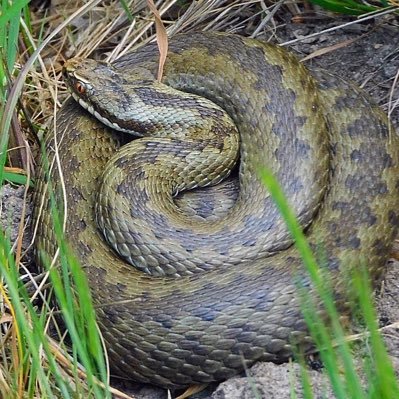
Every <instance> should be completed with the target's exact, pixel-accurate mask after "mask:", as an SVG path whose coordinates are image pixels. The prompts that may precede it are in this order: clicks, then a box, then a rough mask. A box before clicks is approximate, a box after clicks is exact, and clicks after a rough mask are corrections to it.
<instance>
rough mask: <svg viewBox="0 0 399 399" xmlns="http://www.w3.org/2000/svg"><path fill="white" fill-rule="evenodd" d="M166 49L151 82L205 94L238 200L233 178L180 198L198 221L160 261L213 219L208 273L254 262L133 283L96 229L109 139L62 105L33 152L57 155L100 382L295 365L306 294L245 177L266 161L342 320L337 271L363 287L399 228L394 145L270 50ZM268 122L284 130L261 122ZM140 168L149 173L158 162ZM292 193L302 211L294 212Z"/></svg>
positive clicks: (210, 376)
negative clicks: (364, 272)
mask: <svg viewBox="0 0 399 399" xmlns="http://www.w3.org/2000/svg"><path fill="white" fill-rule="evenodd" d="M169 47H170V49H169V55H168V60H167V63H166V67H165V75H164V81H165V82H166V83H168V84H170V85H172V86H173V87H175V88H178V89H182V90H188V91H190V92H194V93H196V94H199V95H204V96H205V97H207V98H209V99H210V100H212V101H214V102H215V103H217V104H218V105H219V106H221V107H222V108H224V109H226V111H227V113H228V114H229V115H230V116H231V117H232V119H233V120H234V122H235V123H236V124H237V126H238V130H239V131H240V134H241V155H240V157H241V162H243V161H244V162H245V165H244V166H240V168H241V169H240V179H241V180H240V190H242V191H243V192H244V193H246V194H245V195H243V194H237V190H238V186H237V183H234V179H233V181H232V180H228V182H227V183H225V184H224V185H223V183H222V186H221V187H220V186H216V187H209V188H206V189H205V190H204V191H205V193H204V194H202V193H201V192H199V193H197V192H195V193H194V194H192V195H191V196H190V194H183V195H181V197H180V198H179V199H178V200H177V201H178V203H179V204H180V205H181V206H182V207H183V208H184V209H186V212H191V213H196V214H197V216H195V219H194V221H193V222H192V224H191V225H188V226H186V230H185V232H186V233H187V234H186V235H184V234H179V232H174V231H173V226H172V227H171V228H170V230H169V231H167V232H166V233H165V235H167V236H168V242H167V244H168V245H169V246H170V251H171V252H172V253H173V248H174V245H175V246H176V248H185V249H187V248H188V245H189V243H190V237H191V236H192V235H193V234H194V233H193V231H195V228H196V227H195V225H196V223H197V222H198V221H199V220H200V219H201V220H202V221H201V223H202V224H203V223H207V222H206V219H207V218H208V220H209V219H210V220H214V219H215V218H216V220H219V219H220V218H222V219H223V218H224V221H223V223H225V224H224V226H225V229H224V231H225V232H226V234H227V237H228V239H226V241H225V242H224V244H223V245H222V244H218V242H219V241H217V239H219V238H220V237H219V236H218V234H219V233H218V232H217V231H215V229H213V228H212V223H211V225H210V227H209V228H210V233H209V234H210V237H211V239H212V240H216V241H217V243H216V244H215V245H214V246H213V247H212V251H214V253H213V255H214V257H215V259H218V257H219V256H220V257H221V259H225V258H226V256H227V257H228V256H229V255H231V256H232V258H234V256H236V255H235V254H237V253H241V251H242V252H245V253H246V251H249V249H248V248H249V247H255V248H257V250H259V247H260V248H262V250H261V251H260V252H261V255H259V254H254V255H252V256H249V258H248V260H247V261H242V260H240V261H239V262H238V263H234V261H232V262H231V263H229V262H224V261H222V262H221V263H220V264H219V265H218V266H217V267H216V266H215V267H214V265H212V267H210V270H208V271H202V270H200V271H199V272H194V273H193V274H191V273H188V274H187V275H183V276H180V277H179V276H177V275H175V274H174V273H171V275H168V273H165V274H166V276H163V277H162V276H161V277H159V276H158V277H154V276H150V275H148V274H146V273H144V272H143V271H140V270H137V269H135V268H134V267H133V266H132V265H130V264H128V263H126V262H125V261H124V260H122V259H121V258H120V257H119V256H118V255H117V254H116V253H115V252H114V251H113V250H112V249H111V248H110V247H109V246H108V245H107V243H106V242H105V240H104V239H103V237H102V234H101V233H100V232H99V229H98V226H97V223H96V217H95V212H96V210H95V202H96V198H97V196H98V192H99V190H100V186H101V179H102V171H103V170H104V168H105V167H106V165H107V163H108V161H109V160H110V159H111V158H112V157H113V155H114V153H115V152H116V151H117V150H118V148H119V146H120V142H119V137H120V134H117V133H116V132H113V131H111V130H110V129H107V128H105V126H104V125H102V124H101V123H100V122H98V121H97V120H96V119H95V118H93V117H92V116H91V115H89V114H88V113H87V112H86V111H84V110H83V109H82V108H81V107H80V106H79V105H78V104H77V103H76V102H75V101H74V100H72V99H70V100H68V101H67V102H66V103H65V104H64V105H63V107H62V109H61V111H60V112H59V113H58V116H57V129H56V139H57V140H56V142H57V143H56V142H55V141H54V135H50V136H49V138H48V141H47V153H48V156H49V159H50V161H51V160H52V159H53V158H54V148H55V145H56V144H57V146H58V154H59V158H60V164H61V165H62V172H63V178H64V180H65V193H66V199H67V202H66V208H65V209H66V212H67V217H66V231H65V234H66V238H67V240H68V243H69V245H70V247H71V249H72V250H73V251H74V252H75V254H76V255H77V257H78V259H79V261H80V263H81V265H82V266H83V268H84V271H85V273H86V275H87V278H88V280H89V283H90V287H91V290H92V292H91V293H92V297H93V302H94V305H95V307H96V312H97V320H98V324H99V327H100V329H101V332H102V335H103V337H104V341H105V344H106V346H107V350H108V356H109V361H110V365H111V369H112V373H113V374H114V375H120V376H124V377H128V378H133V379H135V380H137V381H141V382H145V383H151V384H156V385H160V386H163V387H170V388H174V387H182V386H186V385H189V384H196V383H207V382H210V381H215V380H222V379H225V378H228V377H230V376H232V375H234V374H236V373H237V372H240V371H241V370H243V363H244V362H245V363H246V364H247V365H250V364H252V363H254V362H255V361H258V360H267V361H276V362H282V361H285V360H286V359H287V358H288V357H289V356H290V355H291V354H292V348H293V347H292V344H293V343H300V344H301V345H302V347H303V349H304V351H306V350H307V349H309V348H310V347H311V340H310V338H309V336H308V332H307V328H306V324H305V322H304V320H303V316H302V315H301V310H300V302H301V301H300V299H299V295H298V284H299V285H300V286H304V287H305V288H306V290H307V292H309V293H310V294H311V295H312V294H313V288H312V284H311V282H310V278H309V276H308V274H307V273H306V271H305V270H304V267H303V265H302V261H301V258H300V256H299V254H298V251H297V250H296V248H295V246H294V245H292V242H291V240H290V237H289V234H288V233H287V232H286V231H285V227H284V222H283V221H282V220H281V218H280V217H279V216H278V213H277V212H276V209H275V208H274V207H273V203H272V200H271V199H270V198H268V199H267V197H268V196H267V192H266V190H265V189H264V188H263V187H262V185H261V182H260V180H259V179H258V178H257V173H256V170H257V167H258V165H259V164H265V163H266V165H267V167H268V168H270V169H271V170H272V172H273V173H274V174H275V176H276V177H277V178H278V180H279V181H280V183H281V185H282V188H283V190H284V191H285V193H286V195H287V197H288V199H289V201H290V204H291V206H293V209H294V210H295V212H296V214H297V215H298V217H299V219H300V221H301V223H302V225H303V226H304V227H306V228H307V230H306V235H307V238H308V240H309V243H310V245H311V246H312V248H314V249H316V248H319V249H320V248H321V249H322V254H323V259H324V263H325V264H326V267H327V269H328V270H329V271H330V272H331V276H332V281H333V284H334V290H335V292H336V297H337V305H338V306H339V308H340V309H341V310H342V312H343V314H345V312H346V302H347V301H346V296H345V290H346V288H347V287H346V284H345V281H344V278H343V277H342V273H345V271H347V270H348V268H358V267H360V266H361V265H364V264H366V265H367V267H368V270H369V272H370V275H371V276H372V277H373V279H377V278H378V277H379V276H380V275H381V272H382V271H383V269H384V264H385V262H386V260H387V257H388V254H389V250H390V247H391V244H392V242H393V239H394V236H395V233H396V230H397V227H398V223H399V222H398V213H397V208H398V207H397V204H398V197H399V192H398V187H399V184H398V176H399V142H398V136H397V134H396V132H395V131H394V130H393V129H392V127H391V126H390V124H389V122H388V120H387V118H386V116H385V115H384V114H383V113H382V112H381V111H380V110H379V109H378V107H376V106H375V105H374V104H373V103H372V102H371V101H370V99H369V98H368V97H367V95H365V94H364V93H363V92H362V91H361V90H360V89H358V88H356V87H354V86H353V85H351V84H347V83H345V82H343V81H342V80H341V79H340V78H338V77H334V76H331V75H329V74H328V73H326V72H320V71H319V72H315V74H316V75H317V78H318V81H317V82H316V80H314V79H313V77H312V76H311V75H310V74H309V73H308V71H307V70H306V68H305V67H304V66H303V65H301V64H300V63H299V62H297V61H296V59H295V58H294V57H293V56H292V55H289V54H288V53H287V52H286V51H285V50H283V49H281V48H277V47H274V46H272V45H269V44H265V43H261V42H259V41H255V40H250V39H244V38H242V37H239V36H235V35H221V34H203V33H196V34H190V35H180V36H176V37H175V38H174V39H172V40H171V41H170V46H169ZM157 60H158V55H157V49H156V47H155V45H148V46H145V47H144V48H142V49H140V50H138V51H137V52H135V53H133V54H129V55H127V56H125V57H124V58H122V59H120V60H118V61H117V62H116V63H115V64H114V67H115V68H116V69H117V70H121V71H122V70H123V71H124V72H125V73H127V74H129V73H131V72H129V71H132V70H134V69H135V68H137V67H145V68H146V70H148V71H151V72H152V73H153V74H154V73H155V71H156V70H157ZM233 93H234V95H233ZM276 99H280V100H276ZM281 99H285V100H283V102H281ZM273 101H277V103H273ZM274 111H279V112H281V113H283V114H282V115H284V116H281V117H279V116H273V115H272V116H269V114H268V112H274ZM286 115H288V116H286ZM280 123H284V124H285V125H284V126H283V127H280ZM248 132H249V133H248ZM174 155H175V156H177V157H178V155H176V154H174ZM318 157H320V158H318ZM151 159H152V160H151ZM151 159H149V163H151V162H155V161H156V158H151ZM112 162H113V163H114V164H115V162H114V161H112ZM292 162H293V164H291V163H292ZM50 163H51V162H50ZM289 165H291V166H289ZM114 166H116V167H117V166H118V165H114ZM56 169H57V168H56V164H55V165H54V167H53V170H52V172H51V181H52V184H53V186H54V189H55V193H56V199H57V201H58V203H59V206H60V209H64V205H63V200H62V195H61V192H62V190H61V181H60V178H59V173H58V171H57V170H56ZM149 170H151V168H150V169H149ZM39 172H40V173H39V179H38V189H37V192H36V200H35V201H36V215H35V218H36V219H38V217H39V216H38V215H39V211H38V209H39V204H40V203H41V201H43V196H44V202H43V204H44V205H43V210H42V213H41V216H40V223H39V225H38V234H37V241H36V245H37V248H38V249H39V250H44V251H46V252H47V253H49V254H50V255H52V254H54V253H55V251H56V239H55V235H54V230H53V227H52V226H53V224H52V221H51V212H50V210H49V199H48V198H49V197H48V194H47V188H46V179H45V177H44V176H45V171H44V168H43V167H42V168H40V170H39ZM146 173H150V172H146ZM309 186H310V187H312V188H311V189H310V190H307V187H309ZM308 191H309V193H308ZM297 193H298V195H297ZM139 194H140V193H139ZM141 194H142V193H141ZM305 194H306V195H307V194H310V196H311V199H310V200H306V199H305V200H304V199H303V198H302V197H303V196H304V195H305ZM141 198H146V197H141ZM236 198H238V199H237V201H238V202H237V205H235V204H236ZM247 198H251V203H250V208H249V209H250V211H249V212H254V215H255V216H254V217H253V218H250V217H248V214H247V215H246V217H244V218H240V216H239V212H237V213H236V214H234V215H235V217H234V218H232V217H229V216H227V217H226V216H225V215H226V213H227V212H228V209H233V210H234V209H235V208H234V207H237V206H241V207H243V208H245V204H242V203H243V202H245V200H246V199H247ZM265 198H266V199H265ZM220 199H221V200H220ZM149 200H151V198H150V199H148V198H147V199H146V200H145V201H149ZM145 201H144V202H145ZM298 201H299V203H298ZM319 202H320V205H318V204H319ZM304 203H306V205H310V210H309V211H307V210H306V209H304V208H303V204H304ZM218 204H219V205H218ZM190 209H191V210H190ZM266 209H269V210H268V211H266ZM128 212H129V211H128ZM214 212H216V214H217V215H219V216H217V217H215V216H214ZM233 212H234V211H233ZM246 212H248V210H247V211H246ZM244 213H245V212H244ZM268 213H269V214H271V215H272V217H274V219H273V223H272V226H270V224H269V225H268V224H267V222H266V221H265V220H266V217H267V216H268V215H266V214H268ZM220 215H222V216H220ZM158 216H159V215H158ZM161 216H162V215H161ZM165 218H166V219H165ZM157 219H161V222H162V223H163V224H166V225H167V224H168V221H170V223H171V224H172V222H173V221H172V220H171V219H170V218H169V215H168V214H166V215H165V216H164V218H162V217H157V215H155V216H154V217H152V218H151V220H155V222H154V223H156V222H157ZM165 220H166V222H165ZM204 220H205V221H204ZM162 223H161V224H162ZM198 223H199V222H198ZM218 223H219V222H218ZM208 224H209V223H208ZM252 224H255V225H256V226H257V227H256V229H255V233H256V236H259V237H260V238H259V241H258V240H257V239H254V242H249V241H248V240H246V241H245V240H243V239H242V238H241V237H242V236H243V235H244V236H245V234H250V233H248V232H247V230H248V231H251V228H252ZM276 232H277V233H276ZM160 236H161V238H160V240H161V241H162V239H163V238H162V234H161V235H160ZM185 237H187V241H185ZM248 237H251V236H250V235H249V236H248ZM174 241H176V242H174ZM151 244H152V243H150V245H151ZM161 244H162V243H161ZM218 245H219V247H218ZM204 248H205V247H203V248H202V251H203V252H206V250H204ZM192 251H196V248H192ZM218 251H219V252H218ZM199 252H201V251H199ZM248 253H249V252H248ZM204 256H207V255H204ZM179 262H181V263H184V261H181V259H180V258H179ZM215 265H217V262H215ZM182 274H184V272H183V273H182ZM314 296H315V298H316V295H314Z"/></svg>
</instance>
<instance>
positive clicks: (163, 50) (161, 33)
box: [147, 0, 168, 82]
mask: <svg viewBox="0 0 399 399" xmlns="http://www.w3.org/2000/svg"><path fill="white" fill-rule="evenodd" d="M147 4H148V7H149V9H150V10H151V12H152V13H153V14H154V18H155V28H156V32H157V43H158V48H159V64H158V76H157V79H158V81H159V82H160V81H161V80H162V74H163V67H164V65H165V61H166V56H167V55H168V35H167V33H166V29H165V25H164V24H163V22H162V18H161V15H160V14H159V11H158V9H157V8H156V7H155V4H154V2H153V1H152V0H147Z"/></svg>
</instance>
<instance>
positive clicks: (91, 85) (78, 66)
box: [62, 58, 154, 136]
mask: <svg viewBox="0 0 399 399" xmlns="http://www.w3.org/2000/svg"><path fill="white" fill-rule="evenodd" d="M62 73H63V76H64V80H65V83H66V84H67V86H68V88H69V90H70V92H71V94H72V97H73V98H74V99H75V100H76V101H77V102H78V103H79V104H80V105H81V106H82V107H83V108H84V109H86V110H87V111H88V112H89V113H90V114H92V115H93V116H94V117H95V118H97V119H98V120H99V121H101V122H102V123H103V124H105V125H106V126H108V127H110V128H112V129H115V130H118V131H121V132H126V133H129V134H133V135H135V136H143V133H144V131H147V130H148V129H149V128H151V126H148V123H145V121H140V120H138V119H137V118H135V115H137V114H138V113H137V114H136V113H135V112H134V109H135V104H136V103H137V99H138V97H137V95H136V94H135V89H136V88H141V87H148V86H150V85H152V84H153V81H154V79H150V78H149V77H148V72H147V73H146V74H144V73H143V76H139V78H137V77H129V79H126V78H124V77H123V76H122V75H121V74H120V73H119V72H118V71H117V70H116V69H115V68H114V67H113V66H112V65H111V64H109V63H107V62H102V61H95V60H91V59H81V58H72V59H70V60H68V61H67V62H66V63H65V64H64V67H63V70H62ZM136 108H137V107H136Z"/></svg>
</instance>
